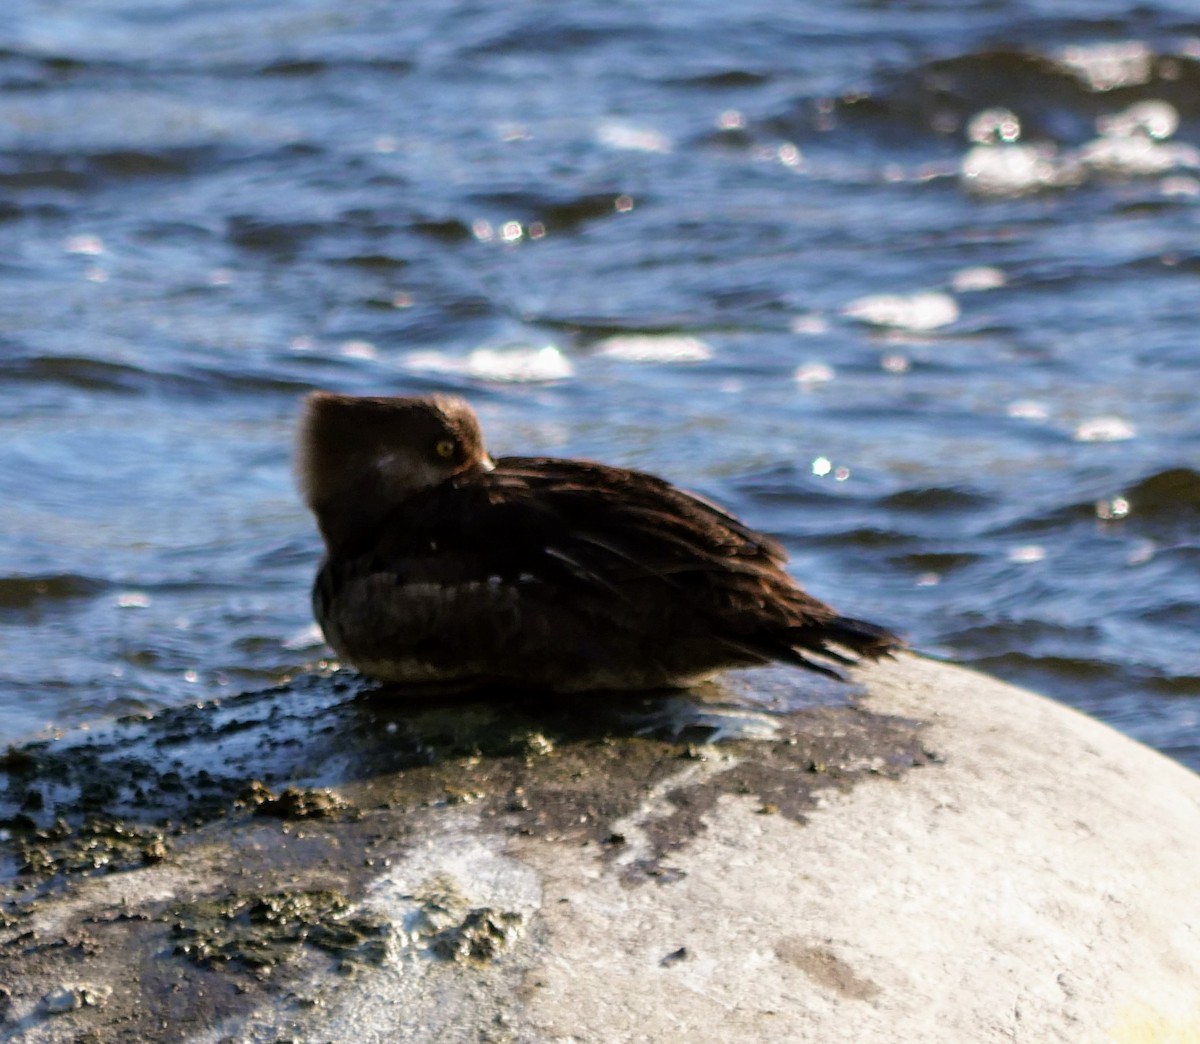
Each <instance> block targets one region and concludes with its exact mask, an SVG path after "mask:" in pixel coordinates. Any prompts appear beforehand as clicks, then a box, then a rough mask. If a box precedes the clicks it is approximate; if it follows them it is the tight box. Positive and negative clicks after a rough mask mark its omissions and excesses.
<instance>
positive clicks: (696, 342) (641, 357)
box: [597, 334, 713, 363]
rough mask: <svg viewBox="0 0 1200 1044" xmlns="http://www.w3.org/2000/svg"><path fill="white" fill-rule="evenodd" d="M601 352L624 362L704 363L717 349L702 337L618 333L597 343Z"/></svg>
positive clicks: (598, 350) (600, 353) (598, 351)
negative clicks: (711, 346) (713, 348)
mask: <svg viewBox="0 0 1200 1044" xmlns="http://www.w3.org/2000/svg"><path fill="white" fill-rule="evenodd" d="M597 354H599V355H604V356H607V357H608V358H610V359H621V360H623V361H624V362H661V363H682V362H704V361H705V360H706V359H711V358H712V356H713V350H712V348H710V347H709V346H708V344H707V343H705V342H704V341H702V340H701V339H700V338H699V337H689V336H686V335H684V334H616V335H614V336H612V337H606V338H605V339H604V340H602V341H600V342H599V344H598V345H597Z"/></svg>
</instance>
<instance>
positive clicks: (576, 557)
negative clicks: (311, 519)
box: [297, 392, 901, 692]
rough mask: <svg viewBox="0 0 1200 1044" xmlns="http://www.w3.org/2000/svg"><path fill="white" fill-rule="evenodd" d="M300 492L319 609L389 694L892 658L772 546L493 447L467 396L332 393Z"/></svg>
mask: <svg viewBox="0 0 1200 1044" xmlns="http://www.w3.org/2000/svg"><path fill="white" fill-rule="evenodd" d="M297 474H298V479H299V485H300V488H301V491H302V493H303V495H304V499H305V501H306V502H307V504H308V506H309V507H310V508H311V509H312V511H313V513H314V514H315V515H316V518H317V524H318V526H319V527H320V530H321V536H322V537H323V538H324V540H325V547H326V555H325V559H324V561H323V562H322V564H321V567H320V570H319V572H318V573H317V578H316V582H315V584H314V586H313V610H314V613H315V614H316V618H317V621H318V623H320V625H321V629H322V630H323V631H324V633H325V638H326V640H327V641H328V642H329V644H330V645H331V646H332V647H333V649H334V650H335V651H336V652H337V654H338V656H339V657H341V658H342V659H343V660H345V661H347V662H348V663H351V664H353V665H354V666H355V667H357V668H358V670H359V671H361V672H362V673H363V674H365V675H368V676H369V677H372V678H375V679H378V680H380V681H384V682H393V683H406V684H412V685H421V686H428V685H431V684H433V685H438V686H450V687H459V688H470V687H474V686H477V685H486V684H493V683H516V684H520V685H522V686H527V687H532V688H538V689H550V690H555V691H560V692H572V691H584V690H597V689H610V690H611V689H654V688H663V687H673V686H685V685H689V684H692V683H694V682H697V681H700V680H702V679H704V678H707V677H709V676H711V675H712V674H714V673H715V672H717V671H719V670H722V669H725V668H731V667H750V666H760V665H763V664H766V663H769V662H771V661H775V660H778V661H782V662H784V663H790V664H795V665H797V666H800V667H807V668H810V669H812V670H816V671H820V672H822V673H825V674H833V675H835V676H839V675H838V672H837V671H836V670H835V669H833V668H831V667H830V666H827V665H826V664H822V663H819V662H816V661H814V660H811V659H809V658H808V656H807V655H806V654H809V653H812V654H815V655H817V656H819V657H820V658H822V659H824V660H826V661H833V662H835V663H840V664H847V663H853V662H855V661H854V659H852V658H851V656H849V655H847V654H848V653H849V654H853V655H854V656H858V657H866V658H868V659H877V658H878V657H880V656H885V655H887V654H888V652H889V651H890V650H892V649H895V648H897V647H898V646H899V645H900V644H901V643H900V640H899V639H898V638H897V637H896V636H895V635H893V634H892V633H890V632H889V631H887V630H885V629H883V628H882V627H876V626H875V625H874V624H869V623H865V622H863V621H862V620H854V619H851V618H849V617H846V616H839V615H838V614H837V612H835V611H834V610H833V609H831V608H830V607H829V606H827V605H825V604H824V603H822V602H820V601H818V600H817V599H815V598H813V597H812V596H811V595H808V594H806V593H805V592H804V591H803V590H802V589H801V588H800V587H799V586H798V585H797V584H796V583H795V581H793V580H792V579H791V577H789V576H788V575H787V573H786V572H784V570H783V563H784V562H785V561H786V560H787V554H786V552H785V551H784V550H783V548H782V547H781V546H780V545H779V544H778V543H777V542H776V541H774V540H772V539H771V538H770V537H767V536H764V535H763V534H762V533H757V532H755V531H754V530H753V529H750V528H749V527H748V526H746V525H744V524H743V523H742V522H740V521H738V519H736V518H734V517H733V516H732V515H730V514H728V513H726V512H725V511H723V510H721V508H719V507H717V506H716V505H715V504H711V503H709V502H708V501H707V500H704V499H702V498H700V497H698V496H696V495H695V494H693V493H687V492H685V491H683V490H680V489H676V488H675V487H674V486H672V485H670V484H669V483H667V482H665V481H663V480H662V479H659V478H655V477H654V476H653V475H647V474H644V473H642V472H638V471H628V470H626V469H624V468H614V467H608V466H607V465H604V464H596V463H592V462H590V461H582V460H558V459H554V458H550V457H501V458H499V459H498V460H493V459H492V458H491V457H490V456H488V453H487V451H486V450H485V449H484V445H483V436H482V434H481V432H480V429H479V422H478V420H477V419H476V417H475V413H474V411H473V410H472V409H471V407H470V406H469V405H468V404H467V403H466V402H465V401H463V400H462V399H459V398H455V397H451V396H442V395H434V396H429V397H423V398H415V397H414V398H383V397H380V398H372V397H361V398H360V397H355V396H349V395H335V394H332V393H329V392H314V393H313V394H312V395H310V396H309V397H308V399H307V400H306V401H305V404H304V410H303V416H302V419H301V422H300V431H299V438H298V447H297Z"/></svg>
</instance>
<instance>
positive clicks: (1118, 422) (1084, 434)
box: [1072, 417, 1137, 442]
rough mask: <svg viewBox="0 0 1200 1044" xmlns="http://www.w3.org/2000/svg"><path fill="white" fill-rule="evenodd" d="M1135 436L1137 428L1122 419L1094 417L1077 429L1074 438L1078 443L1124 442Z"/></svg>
mask: <svg viewBox="0 0 1200 1044" xmlns="http://www.w3.org/2000/svg"><path fill="white" fill-rule="evenodd" d="M1135 435H1137V428H1135V427H1134V426H1133V425H1132V424H1131V423H1130V422H1129V421H1127V420H1124V419H1123V418H1121V417H1092V418H1091V419H1089V420H1085V421H1083V422H1082V423H1081V424H1080V425H1079V426H1078V427H1076V429H1075V433H1074V435H1073V436H1072V437H1073V438H1074V439H1075V441H1076V442H1124V441H1125V440H1126V439H1132V438H1133V437H1134V436H1135Z"/></svg>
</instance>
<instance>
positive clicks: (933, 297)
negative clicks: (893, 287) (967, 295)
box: [842, 290, 959, 332]
mask: <svg viewBox="0 0 1200 1044" xmlns="http://www.w3.org/2000/svg"><path fill="white" fill-rule="evenodd" d="M842 314H843V315H845V316H848V317H849V318H851V319H858V320H859V321H861V322H864V323H869V324H870V325H872V326H890V327H893V328H895V329H900V330H912V331H922V332H923V331H926V330H937V329H939V328H941V327H943V326H949V325H950V324H951V323H953V322H954V321H955V320H957V319H958V316H959V310H958V302H957V301H955V300H954V298H953V297H951V296H950V295H949V294H944V293H941V292H939V291H935V290H931V291H926V292H924V293H917V294H906V295H905V294H870V295H868V296H867V297H859V298H857V299H855V300H854V301H851V302H850V303H849V304H848V305H846V307H845V308H843V309H842Z"/></svg>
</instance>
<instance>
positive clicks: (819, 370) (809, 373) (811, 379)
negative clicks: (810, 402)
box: [792, 362, 836, 388]
mask: <svg viewBox="0 0 1200 1044" xmlns="http://www.w3.org/2000/svg"><path fill="white" fill-rule="evenodd" d="M835 376H836V373H835V372H834V369H833V367H832V366H829V365H827V364H826V363H821V362H810V363H803V364H801V365H800V366H797V367H796V372H795V373H794V374H792V379H793V380H794V381H795V382H796V383H797V384H799V385H800V386H801V387H804V388H812V387H815V386H816V385H818V384H828V383H829V382H830V381H832V380H833V378H834V377H835Z"/></svg>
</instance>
